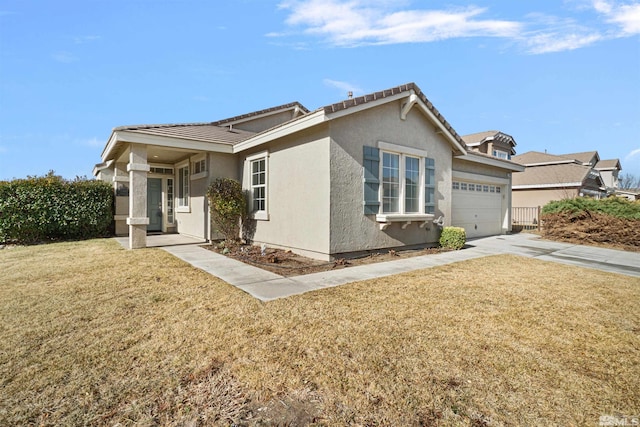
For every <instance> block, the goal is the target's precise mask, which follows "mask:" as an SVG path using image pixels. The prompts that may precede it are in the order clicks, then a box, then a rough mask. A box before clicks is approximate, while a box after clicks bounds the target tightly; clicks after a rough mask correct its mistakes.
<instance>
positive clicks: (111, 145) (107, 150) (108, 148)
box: [100, 131, 118, 162]
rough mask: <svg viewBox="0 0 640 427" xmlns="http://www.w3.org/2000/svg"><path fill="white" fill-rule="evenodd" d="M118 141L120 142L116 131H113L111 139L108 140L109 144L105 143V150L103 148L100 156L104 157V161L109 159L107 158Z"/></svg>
mask: <svg viewBox="0 0 640 427" xmlns="http://www.w3.org/2000/svg"><path fill="white" fill-rule="evenodd" d="M117 142H118V137H117V136H116V132H115V131H114V132H111V136H110V137H109V140H108V141H107V145H105V147H104V150H102V154H101V155H100V157H101V158H102V161H103V162H106V161H107V159H108V158H109V156H110V155H111V151H112V150H113V148H114V147H115V146H116V143H117Z"/></svg>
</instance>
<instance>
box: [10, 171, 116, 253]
mask: <svg viewBox="0 0 640 427" xmlns="http://www.w3.org/2000/svg"><path fill="white" fill-rule="evenodd" d="M112 221H113V189H112V187H111V185H109V184H108V183H105V182H101V181H94V180H88V179H85V178H77V179H75V180H73V181H68V180H65V179H63V178H61V177H59V176H56V175H54V174H53V172H49V174H47V175H45V176H42V177H28V178H27V179H15V180H13V181H0V242H2V243H36V242H42V241H50V240H71V239H73V240H75V239H87V238H93V237H100V236H105V235H108V234H110V231H111V224H112Z"/></svg>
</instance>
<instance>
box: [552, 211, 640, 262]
mask: <svg viewBox="0 0 640 427" xmlns="http://www.w3.org/2000/svg"><path fill="white" fill-rule="evenodd" d="M542 221H543V222H542V225H543V226H542V231H541V235H542V237H544V238H545V239H550V240H556V241H561V242H569V243H577V244H582V245H595V246H603V247H608V248H612V249H622V250H625V251H634V252H640V220H637V219H624V218H617V217H614V216H611V215H605V214H601V213H597V212H588V211H585V212H579V213H569V212H561V213H555V214H546V215H545V216H544V217H543V218H542Z"/></svg>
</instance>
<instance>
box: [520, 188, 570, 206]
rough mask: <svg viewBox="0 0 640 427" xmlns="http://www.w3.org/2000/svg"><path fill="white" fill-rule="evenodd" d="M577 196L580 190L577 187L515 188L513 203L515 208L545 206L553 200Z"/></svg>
mask: <svg viewBox="0 0 640 427" xmlns="http://www.w3.org/2000/svg"><path fill="white" fill-rule="evenodd" d="M576 196H578V190H577V189H575V188H567V189H558V188H552V189H548V190H513V202H512V205H513V207H514V208H527V207H535V206H544V205H546V204H547V203H549V202H550V201H552V200H562V199H567V198H573V197H576Z"/></svg>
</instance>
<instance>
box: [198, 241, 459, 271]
mask: <svg viewBox="0 0 640 427" xmlns="http://www.w3.org/2000/svg"><path fill="white" fill-rule="evenodd" d="M203 247H204V248H205V249H208V250H210V251H214V252H217V253H220V254H223V255H226V256H228V257H231V258H234V259H237V260H238V261H242V262H245V263H247V264H251V265H254V266H256V267H259V268H262V269H264V270H268V271H271V272H273V273H276V274H279V275H281V276H300V275H303V274H311V273H318V272H321V271H330V270H335V269H340V268H346V267H349V266H356V265H365V264H372V263H377V262H385V261H393V260H397V259H402V258H410V257H415V256H420V255H428V254H437V253H440V252H444V251H447V249H443V248H421V249H412V250H393V249H391V250H380V251H372V252H371V253H369V254H367V255H363V256H360V257H357V258H348V259H347V258H340V259H336V260H335V261H330V262H328V261H321V260H316V259H312V258H307V257H303V256H301V255H298V254H295V253H293V252H291V251H288V250H283V249H276V248H266V250H265V251H264V254H263V253H262V249H261V248H260V247H259V246H254V245H245V244H240V243H235V242H232V243H229V242H216V243H214V244H213V245H205V246H203Z"/></svg>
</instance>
